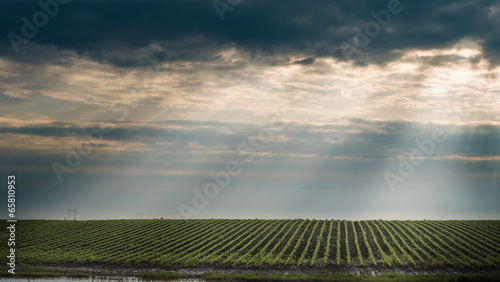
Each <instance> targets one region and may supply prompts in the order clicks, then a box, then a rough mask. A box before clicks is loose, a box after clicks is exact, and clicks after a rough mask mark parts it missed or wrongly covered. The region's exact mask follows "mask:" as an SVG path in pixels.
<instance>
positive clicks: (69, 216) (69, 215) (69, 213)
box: [68, 209, 71, 220]
mask: <svg viewBox="0 0 500 282" xmlns="http://www.w3.org/2000/svg"><path fill="white" fill-rule="evenodd" d="M70 218H71V209H68V220H69V219H70Z"/></svg>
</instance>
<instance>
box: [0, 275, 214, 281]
mask: <svg viewBox="0 0 500 282" xmlns="http://www.w3.org/2000/svg"><path fill="white" fill-rule="evenodd" d="M0 281H2V282H3V281H12V282H66V281H74V282H86V281H92V282H100V281H103V282H104V281H107V282H143V281H150V280H146V279H140V278H136V277H118V276H116V277H113V276H109V277H108V276H107V277H92V278H71V277H54V278H5V277H4V278H0ZM169 281H174V282H207V280H204V279H172V280H169Z"/></svg>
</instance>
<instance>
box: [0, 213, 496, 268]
mask: <svg viewBox="0 0 500 282" xmlns="http://www.w3.org/2000/svg"><path fill="white" fill-rule="evenodd" d="M19 226H20V227H19V229H18V231H17V232H18V238H19V239H18V243H19V249H18V250H19V252H18V259H19V260H20V261H21V262H23V261H24V262H29V263H37V262H43V263H64V262H76V263H112V264H118V265H140V264H150V265H158V266H162V267H175V266H195V265H199V264H204V265H212V264H222V265H233V266H234V265H245V266H248V267H263V266H277V265H278V266H279V265H281V266H287V267H293V266H302V265H308V266H310V267H314V266H316V265H318V266H322V267H328V266H329V265H332V264H335V265H352V264H355V265H358V266H363V265H374V266H377V265H380V264H381V265H386V266H393V265H399V266H409V267H413V268H419V267H433V266H453V267H497V266H498V265H499V263H500V239H499V238H500V236H499V235H500V234H499V233H500V232H499V230H500V229H499V226H500V225H499V224H498V222H496V221H484V222H483V221H381V220H377V221H340V220H338V221H334V220H331V221H321V220H227V219H226V220H144V221H141V220H128V221H127V220H121V221H120V220H114V221H88V222H87V221H82V222H78V221H77V222H71V221H59V222H58V221H20V223H19ZM333 245H334V246H333ZM351 250H355V251H356V254H354V252H351ZM4 252H5V250H4ZM344 252H345V255H343V253H344ZM351 256H353V257H351Z"/></svg>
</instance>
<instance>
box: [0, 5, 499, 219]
mask: <svg viewBox="0 0 500 282" xmlns="http://www.w3.org/2000/svg"><path fill="white" fill-rule="evenodd" d="M0 3H1V6H2V8H1V9H0V19H1V20H0V21H1V24H0V35H1V36H2V37H1V40H0V171H1V172H2V175H3V177H5V178H7V176H8V175H11V174H13V175H15V177H16V204H17V209H16V216H17V217H18V218H40V219H64V218H65V219H68V217H71V218H73V217H74V213H71V215H70V216H69V215H68V209H77V218H78V219H110V218H118V219H120V218H137V217H138V214H137V213H142V217H143V218H160V217H164V218H317V219H353V220H359V219H500V67H499V66H500V37H499V36H498V34H500V3H499V2H498V1H423V0H421V1H416V0H414V1H410V0H408V1H407V0H401V1H397V0H377V1H347V0H343V1H317V0H313V1H305V0H300V1H260V0H252V1H250V0H227V1H225V0H215V1H211V0H182V1H181V0H177V1H170V0H168V1H111V0H102V1H95V0H87V1H81V0H71V1H69V0H41V1H39V2H37V1H6V0H4V1H0ZM5 191H7V190H4V193H2V194H1V195H0V201H1V202H3V203H5V202H6V200H7V192H5ZM3 216H4V217H6V216H7V213H5V215H3ZM139 217H141V216H140V215H139Z"/></svg>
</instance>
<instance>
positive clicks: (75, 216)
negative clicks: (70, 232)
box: [75, 208, 76, 220]
mask: <svg viewBox="0 0 500 282" xmlns="http://www.w3.org/2000/svg"><path fill="white" fill-rule="evenodd" d="M75 220H76V208H75Z"/></svg>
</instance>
